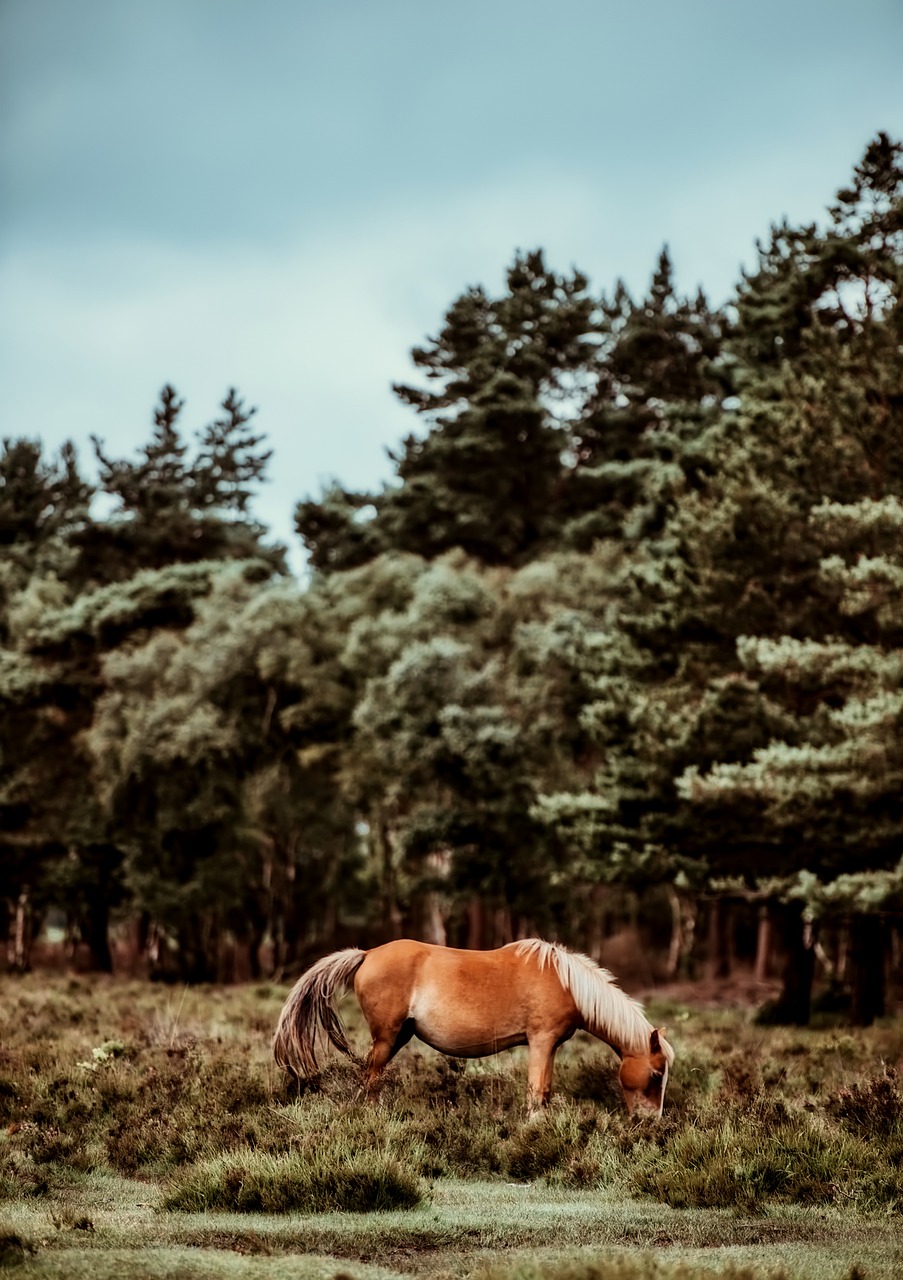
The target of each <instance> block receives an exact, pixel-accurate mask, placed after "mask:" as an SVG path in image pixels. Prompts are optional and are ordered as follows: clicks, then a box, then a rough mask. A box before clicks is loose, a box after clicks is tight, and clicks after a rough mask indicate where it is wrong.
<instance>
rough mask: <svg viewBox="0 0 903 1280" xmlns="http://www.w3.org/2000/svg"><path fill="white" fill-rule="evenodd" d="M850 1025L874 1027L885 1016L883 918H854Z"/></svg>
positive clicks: (852, 918)
mask: <svg viewBox="0 0 903 1280" xmlns="http://www.w3.org/2000/svg"><path fill="white" fill-rule="evenodd" d="M849 929H850V956H849V963H850V1021H851V1023H852V1024H853V1026H854V1027H870V1026H871V1025H872V1023H873V1022H874V1021H875V1019H876V1018H880V1017H881V1015H882V1014H883V1013H884V922H883V921H882V920H881V918H880V917H879V916H875V915H865V914H861V913H857V914H855V915H851V916H850V921H849Z"/></svg>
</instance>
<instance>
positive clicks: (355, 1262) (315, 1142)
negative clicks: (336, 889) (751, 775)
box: [0, 975, 903, 1280]
mask: <svg viewBox="0 0 903 1280" xmlns="http://www.w3.org/2000/svg"><path fill="white" fill-rule="evenodd" d="M284 994H285V991H284V989H279V988H275V987H272V986H267V985H261V986H257V987H245V988H232V989H224V990H220V989H212V988H209V989H208V988H200V989H193V990H189V991H181V990H180V991H178V992H173V991H168V990H165V989H160V988H154V987H149V986H147V985H141V984H137V983H117V982H112V981H109V980H99V981H97V982H93V981H88V980H87V979H77V980H69V979H65V978H59V977H56V978H53V977H50V978H48V977H47V976H40V975H31V976H29V977H27V978H25V979H12V978H8V977H7V978H0V1026H2V1027H3V1028H4V1039H3V1043H2V1047H0V1268H3V1269H4V1274H5V1273H6V1271H9V1272H10V1273H11V1274H22V1275H29V1276H32V1275H34V1276H48V1277H50V1276H52V1277H63V1276H65V1277H70V1276H71V1277H75V1278H77V1277H78V1276H81V1275H84V1276H86V1277H87V1276H89V1275H90V1277H91V1280H103V1278H104V1277H106V1276H108V1275H109V1276H113V1275H116V1276H117V1277H118V1276H120V1275H130V1276H136V1277H140V1276H143V1275H147V1276H164V1275H165V1276H179V1277H182V1278H187V1277H192V1276H207V1275H236V1276H257V1275H260V1276H263V1275H266V1276H267V1277H271V1276H272V1277H274V1278H275V1280H279V1277H281V1276H308V1275H310V1276H314V1275H317V1276H319V1275H329V1276H334V1275H336V1274H337V1273H341V1272H345V1273H347V1274H352V1275H354V1276H358V1277H361V1278H362V1280H363V1278H364V1277H368V1276H376V1275H402V1274H404V1275H412V1274H418V1275H419V1274H424V1275H435V1276H437V1277H439V1276H446V1275H447V1276H455V1277H465V1276H482V1277H485V1278H486V1280H488V1278H490V1277H492V1278H495V1277H509V1276H511V1277H513V1276H515V1275H517V1276H524V1277H535V1280H545V1278H546V1277H549V1278H551V1277H553V1276H555V1277H561V1278H562V1280H564V1278H565V1277H570V1280H577V1277H586V1278H587V1280H589V1278H590V1277H595V1276H596V1275H602V1274H606V1275H608V1274H613V1275H615V1276H622V1277H623V1280H633V1278H634V1277H653V1276H658V1277H670V1276H672V1275H674V1276H688V1275H697V1274H699V1275H703V1274H706V1275H707V1274H713V1275H714V1274H719V1275H720V1274H733V1275H734V1276H735V1277H736V1280H740V1278H741V1277H743V1276H747V1275H749V1276H752V1275H755V1276H758V1277H764V1276H767V1275H770V1274H775V1273H776V1272H777V1271H778V1269H779V1268H780V1267H781V1266H783V1267H784V1268H785V1273H786V1274H787V1275H788V1276H793V1277H796V1276H801V1277H810V1276H811V1277H812V1280H827V1278H828V1277H831V1278H832V1280H833V1278H836V1280H843V1278H844V1277H845V1276H847V1275H849V1274H854V1273H853V1272H852V1270H851V1269H854V1268H859V1271H860V1272H861V1273H862V1274H863V1275H865V1276H868V1277H878V1278H879V1280H882V1278H883V1277H888V1280H889V1277H891V1276H893V1275H895V1274H901V1273H903V1255H901V1245H900V1241H901V1238H903V1232H901V1214H903V1095H901V1091H900V1088H899V1084H898V1077H897V1074H895V1073H897V1072H899V1071H900V1070H901V1069H903V1023H901V1021H900V1020H894V1019H889V1020H887V1021H885V1022H884V1023H883V1024H881V1025H879V1026H877V1027H873V1028H870V1029H869V1030H867V1031H861V1032H860V1031H857V1032H855V1033H853V1032H850V1031H849V1030H848V1029H845V1028H842V1027H836V1028H831V1027H822V1028H819V1029H817V1030H787V1029H780V1028H765V1027H760V1026H756V1025H754V1023H753V1022H752V1019H751V1017H750V1016H749V1014H747V1013H743V1012H740V1011H735V1010H731V1011H721V1010H719V1011H702V1010H696V1009H693V1008H689V1007H683V1006H671V1007H670V1008H666V1007H664V1006H663V1007H660V1008H658V1009H655V1008H654V1009H653V1010H652V1012H653V1014H654V1016H655V1019H656V1021H664V1022H667V1023H668V1025H669V1027H671V1028H672V1031H671V1034H672V1036H673V1040H674V1042H675V1045H676V1048H677V1051H678V1057H677V1061H676V1064H675V1069H674V1072H673V1076H672V1082H671V1086H670V1088H669V1093H668V1098H667V1100H666V1106H665V1115H664V1118H663V1120H662V1121H661V1122H659V1123H656V1122H654V1121H652V1122H650V1121H648V1120H644V1121H635V1120H632V1119H630V1118H628V1117H627V1116H625V1115H624V1114H623V1112H622V1109H621V1106H620V1102H619V1099H618V1096H617V1092H616V1062H615V1060H614V1058H613V1056H612V1055H611V1053H610V1052H609V1051H608V1050H607V1049H605V1048H604V1046H600V1045H598V1044H597V1042H595V1041H592V1040H590V1038H589V1037H586V1036H578V1037H576V1038H575V1041H574V1042H573V1043H572V1044H571V1045H568V1046H565V1048H564V1049H563V1050H562V1052H561V1054H560V1055H559V1064H558V1068H557V1071H556V1089H557V1096H556V1098H555V1099H554V1101H553V1104H552V1106H551V1107H550V1109H549V1111H548V1112H547V1113H546V1114H545V1115H543V1116H542V1117H541V1118H540V1119H538V1120H531V1119H529V1118H528V1116H527V1113H526V1107H525V1102H524V1095H525V1086H526V1079H525V1066H524V1056H523V1054H522V1053H518V1052H515V1053H511V1054H504V1055H500V1056H498V1057H496V1058H489V1059H486V1060H484V1061H481V1062H475V1063H468V1064H464V1063H459V1062H449V1061H447V1060H446V1059H444V1058H442V1057H440V1056H439V1055H436V1054H433V1053H432V1052H431V1051H429V1050H425V1049H420V1048H415V1047H414V1046H411V1048H409V1049H408V1050H406V1051H404V1053H403V1054H402V1055H400V1057H399V1059H398V1061H397V1064H396V1065H394V1066H393V1067H392V1068H391V1069H390V1072H389V1075H388V1079H387V1082H386V1086H385V1088H384V1090H383V1093H382V1096H381V1098H380V1101H379V1102H378V1103H376V1104H372V1103H370V1102H368V1101H367V1100H366V1099H365V1098H364V1096H363V1094H362V1090H361V1080H360V1073H359V1070H358V1069H357V1068H356V1067H355V1065H354V1064H352V1063H349V1062H347V1061H345V1060H338V1061H331V1062H330V1064H329V1065H328V1066H327V1067H326V1069H325V1070H324V1071H323V1072H322V1074H321V1075H320V1076H319V1077H317V1078H316V1079H315V1080H312V1081H309V1082H306V1084H305V1085H304V1086H303V1088H302V1089H301V1090H300V1091H299V1090H297V1089H296V1088H294V1087H293V1086H291V1085H290V1084H289V1083H288V1081H287V1080H286V1079H285V1078H284V1077H283V1076H282V1075H281V1073H279V1072H278V1071H277V1070H276V1069H275V1067H274V1066H273V1064H272V1061H271V1056H270V1048H269V1042H270V1037H271V1035H272V1028H273V1026H274V1024H275V1020H276V1017H277V1015H278V1011H279V1008H280V1005H281V1002H282V1000H283V998H284ZM348 1016H349V1019H350V1021H351V1022H352V1024H354V1025H357V1024H358V1023H359V1019H358V1018H357V1014H356V1011H355V1009H354V1006H353V1005H351V1006H349V1010H348ZM360 1047H361V1048H363V1047H364V1042H363V1040H361V1041H360ZM600 1268H603V1270H600ZM604 1268H607V1270H604ZM611 1268H615V1269H614V1271H612V1270H611ZM631 1268H632V1269H631ZM681 1268H683V1270H681ZM687 1268H690V1270H687ZM731 1268H733V1272H731V1271H730V1269H731Z"/></svg>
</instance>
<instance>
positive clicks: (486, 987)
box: [273, 938, 674, 1117]
mask: <svg viewBox="0 0 903 1280" xmlns="http://www.w3.org/2000/svg"><path fill="white" fill-rule="evenodd" d="M352 987H353V989H354V993H355V996H356V997H357V1000H358V1003H359V1004H360V1007H361V1010H362V1011H363V1014H364V1017H365V1019H366V1021H367V1025H368V1027H369V1028H370V1034H371V1037H372V1044H371V1046H370V1051H369V1053H368V1055H367V1060H366V1071H365V1078H364V1084H365V1088H366V1091H367V1094H368V1096H370V1097H373V1096H374V1095H375V1093H376V1092H377V1087H378V1084H379V1081H380V1077H381V1075H382V1072H383V1071H384V1070H385V1068H386V1066H387V1065H388V1063H389V1062H390V1061H391V1060H392V1058H393V1057H394V1056H395V1054H396V1053H398V1051H399V1049H401V1048H403V1047H404V1045H406V1044H407V1043H408V1041H409V1040H410V1039H412V1037H414V1036H416V1037H417V1038H418V1039H419V1040H422V1041H423V1042H424V1043H425V1044H428V1045H430V1046H431V1047H432V1048H433V1049H437V1050H438V1051H439V1052H440V1053H444V1054H447V1055H449V1056H451V1057H456V1058H482V1057H485V1056H487V1055H489V1054H494V1053H500V1052H502V1050H504V1049H511V1048H513V1047H514V1046H515V1045H523V1044H525V1045H526V1046H527V1053H528V1062H527V1078H528V1084H527V1101H528V1107H529V1111H530V1113H531V1114H536V1113H537V1112H538V1110H539V1108H541V1107H545V1106H546V1105H547V1104H548V1101H549V1098H550V1096H551V1092H552V1071H553V1066H554V1061H555V1054H556V1052H557V1050H558V1049H559V1047H560V1046H561V1045H562V1044H564V1043H565V1041H567V1040H569V1039H570V1038H571V1036H572V1035H573V1034H574V1032H575V1031H578V1030H585V1031H588V1032H589V1033H590V1034H591V1035H593V1036H595V1037H596V1038H597V1039H599V1040H602V1041H604V1042H605V1043H606V1044H608V1045H610V1046H611V1048H612V1049H614V1051H615V1053H616V1054H617V1055H618V1057H619V1058H620V1059H621V1065H620V1069H619V1072H618V1078H619V1083H620V1086H621V1094H622V1097H623V1099H624V1104H625V1106H626V1108H627V1111H628V1112H631V1113H632V1112H638V1113H643V1112H645V1113H650V1112H652V1113H654V1114H655V1115H656V1116H659V1117H660V1116H661V1114H662V1108H663V1106H664V1101H665V1089H666V1087H667V1084H668V1073H669V1071H670V1069H671V1064H672V1063H673V1061H674V1050H673V1048H672V1047H671V1045H670V1044H669V1043H668V1041H667V1040H666V1039H665V1028H664V1027H654V1026H653V1025H652V1023H651V1022H649V1021H648V1020H647V1018H646V1015H645V1014H644V1013H643V1007H642V1005H641V1004H640V1003H639V1002H638V1001H636V1000H633V999H631V997H630V996H628V995H626V994H625V993H624V992H623V991H622V990H621V989H620V987H618V986H617V985H616V983H615V979H614V978H613V977H612V975H611V974H610V973H609V972H608V970H607V969H603V968H601V967H600V966H599V965H598V964H596V962H595V961H594V960H591V959H590V958H589V956H585V955H581V954H580V953H579V952H575V951H570V950H568V949H567V948H565V947H563V946H561V945H560V944H559V943H557V942H543V941H542V940H540V939H539V938H526V939H523V940H522V941H519V942H509V943H508V944H507V946H504V947H498V948H496V949H495V950H494V951H463V950H458V949H455V948H452V947H444V946H435V945H433V944H431V943H427V942H415V941H413V940H412V939H408V938H401V939H398V940H396V941H394V942H387V943H384V944H383V945H382V946H378V947H373V948H372V949H370V950H367V951H364V950H361V949H360V948H359V947H347V948H345V949H344V950H342V951H335V952H333V953H332V954H331V955H328V956H324V957H323V959H322V960H318V961H317V962H316V964H314V965H312V966H311V968H310V969H308V970H307V971H306V973H303V974H302V975H301V977H300V978H299V979H298V981H297V982H296V983H295V985H294V986H293V987H292V989H291V991H290V992H289V994H288V997H287V998H286V1001H285V1004H284V1005H283V1007H282V1011H281V1013H280V1015H279V1021H278V1023H277V1026H276V1032H275V1035H274V1038H273V1052H274V1056H275V1059H276V1062H277V1064H278V1065H279V1066H280V1067H282V1068H283V1069H284V1070H286V1071H287V1072H289V1074H291V1075H292V1076H294V1078H295V1079H296V1080H301V1079H302V1078H303V1077H304V1076H309V1075H312V1074H314V1073H315V1072H316V1071H317V1070H318V1069H319V1063H318V1058H317V1048H318V1044H317V1042H318V1036H319V1035H320V1033H324V1034H325V1036H326V1038H327V1039H328V1040H329V1041H330V1042H331V1043H332V1044H333V1045H334V1046H335V1048H336V1049H338V1050H340V1051H341V1052H342V1053H344V1054H347V1055H348V1056H349V1057H351V1058H354V1057H355V1055H354V1053H353V1051H352V1049H351V1047H350V1045H349V1043H348V1040H347V1038H346V1035H345V1029H344V1026H343V1025H342V1022H341V1020H340V1018H339V1016H338V1013H337V1011H336V1001H337V999H338V998H339V996H341V995H344V994H345V993H346V992H348V991H350V990H351V989H352Z"/></svg>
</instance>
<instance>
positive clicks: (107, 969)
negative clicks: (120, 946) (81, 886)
mask: <svg viewBox="0 0 903 1280" xmlns="http://www.w3.org/2000/svg"><path fill="white" fill-rule="evenodd" d="M83 936H84V940H85V943H86V944H87V947H88V955H89V957H90V959H89V964H90V965H91V968H92V969H93V970H95V971H96V972H97V973H112V972H113V953H112V951H111V950H110V903H109V899H108V897H107V894H106V892H105V891H101V892H99V893H97V894H96V895H93V894H92V895H91V896H89V898H88V906H87V912H86V917H85V927H84V935H83Z"/></svg>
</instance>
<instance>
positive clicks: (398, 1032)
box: [364, 1018, 414, 1098]
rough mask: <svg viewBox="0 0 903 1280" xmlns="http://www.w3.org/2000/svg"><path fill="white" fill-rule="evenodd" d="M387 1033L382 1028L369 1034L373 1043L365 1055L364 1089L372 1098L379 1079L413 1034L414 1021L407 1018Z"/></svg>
mask: <svg viewBox="0 0 903 1280" xmlns="http://www.w3.org/2000/svg"><path fill="white" fill-rule="evenodd" d="M393 1030H394V1034H393V1032H389V1033H387V1032H386V1030H385V1029H384V1028H381V1029H380V1030H379V1031H373V1032H371V1034H372V1036H373V1043H372V1044H371V1046H370V1052H369V1053H368V1054H367V1070H366V1074H365V1076H364V1088H365V1089H366V1090H367V1094H368V1095H369V1096H370V1097H371V1098H372V1097H373V1096H374V1095H375V1094H376V1092H377V1089H378V1087H379V1083H380V1077H381V1076H382V1073H383V1072H384V1071H385V1069H386V1067H387V1066H388V1065H389V1063H390V1062H391V1061H392V1059H393V1058H394V1057H395V1055H396V1053H397V1052H398V1050H399V1049H403V1048H404V1046H405V1045H406V1044H407V1043H408V1041H409V1040H410V1038H411V1036H412V1035H413V1034H414V1020H413V1018H407V1019H406V1020H405V1021H404V1022H403V1023H402V1024H401V1026H400V1027H398V1028H397V1029H393Z"/></svg>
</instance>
